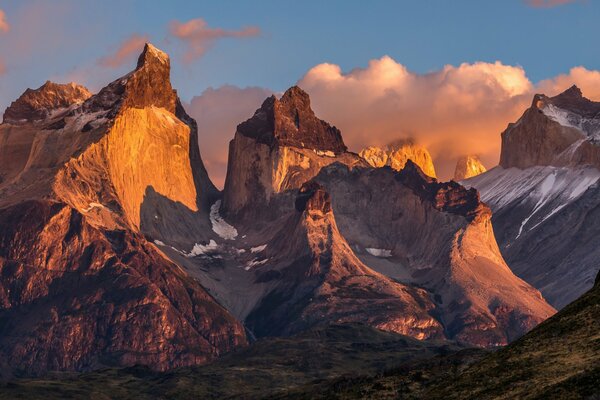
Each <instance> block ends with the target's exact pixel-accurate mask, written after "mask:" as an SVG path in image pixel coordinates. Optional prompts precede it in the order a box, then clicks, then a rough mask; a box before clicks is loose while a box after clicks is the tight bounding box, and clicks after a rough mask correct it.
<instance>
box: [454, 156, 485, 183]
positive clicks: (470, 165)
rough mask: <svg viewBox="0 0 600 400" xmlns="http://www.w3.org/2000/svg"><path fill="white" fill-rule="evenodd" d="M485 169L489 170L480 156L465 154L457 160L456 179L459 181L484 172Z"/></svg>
mask: <svg viewBox="0 0 600 400" xmlns="http://www.w3.org/2000/svg"><path fill="white" fill-rule="evenodd" d="M485 171H487V169H486V168H485V167H484V166H483V164H482V163H481V160H479V157H477V156H463V157H460V158H459V159H458V161H456V168H455V169H454V180H455V181H456V182H459V181H462V180H464V179H469V178H472V177H474V176H477V175H479V174H483V173H484V172H485Z"/></svg>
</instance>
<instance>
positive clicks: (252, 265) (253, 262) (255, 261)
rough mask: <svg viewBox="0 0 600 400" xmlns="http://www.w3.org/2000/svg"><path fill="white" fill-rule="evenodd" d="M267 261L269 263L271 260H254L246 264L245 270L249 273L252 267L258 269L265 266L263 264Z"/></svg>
mask: <svg viewBox="0 0 600 400" xmlns="http://www.w3.org/2000/svg"><path fill="white" fill-rule="evenodd" d="M267 261H269V259H268V258H265V259H264V260H257V259H254V260H252V261H248V262H247V263H246V266H245V267H244V269H245V270H246V271H248V270H249V269H250V268H252V267H256V266H259V265H263V264H264V263H266V262H267Z"/></svg>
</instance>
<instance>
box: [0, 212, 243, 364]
mask: <svg viewBox="0 0 600 400" xmlns="http://www.w3.org/2000/svg"><path fill="white" fill-rule="evenodd" d="M0 227H2V228H0V244H1V245H0V320H1V321H3V324H2V328H1V332H2V334H1V335H0V354H1V356H0V357H1V358H2V359H3V360H10V368H11V369H12V370H13V371H15V372H17V371H18V372H19V373H20V374H23V373H24V374H28V375H39V374H44V373H45V372H47V371H52V370H78V371H81V370H90V369H95V368H99V367H102V366H132V365H137V364H143V365H147V366H149V367H150V368H152V369H156V370H165V369H170V368H174V367H178V366H184V365H194V364H199V363H204V362H206V361H208V360H211V359H213V358H215V357H217V356H218V355H219V354H222V353H224V352H227V351H229V350H232V349H233V348H235V347H236V346H239V345H242V344H244V343H245V335H244V329H243V327H242V326H241V325H240V324H239V323H237V321H235V320H234V319H233V317H231V316H230V315H229V314H228V313H227V312H226V311H225V310H224V309H223V308H221V307H220V306H219V305H218V304H216V302H215V301H214V300H213V299H212V297H211V296H209V295H208V294H207V293H206V292H205V291H204V290H203V289H202V288H201V287H200V286H199V285H198V284H197V283H196V282H195V281H194V280H193V279H191V278H190V277H188V276H186V275H185V274H184V273H183V272H182V271H181V270H180V269H179V267H178V266H176V265H174V264H173V263H171V262H169V261H167V260H166V259H165V258H164V257H163V256H162V255H161V254H160V253H159V252H158V251H157V250H156V249H155V248H154V247H153V246H152V245H151V244H149V243H147V242H146V241H145V240H144V239H143V238H142V237H140V236H138V235H136V234H135V233H132V232H130V231H126V230H100V229H98V228H95V227H93V226H91V225H90V224H89V223H88V222H87V219H86V217H85V216H84V215H82V214H81V213H79V212H78V211H76V210H74V209H72V208H71V207H68V206H66V205H64V204H60V203H54V202H49V201H28V202H24V203H21V204H19V205H17V206H14V207H11V208H7V209H3V210H0ZM6 372H7V371H6V370H5V371H3V373H6Z"/></svg>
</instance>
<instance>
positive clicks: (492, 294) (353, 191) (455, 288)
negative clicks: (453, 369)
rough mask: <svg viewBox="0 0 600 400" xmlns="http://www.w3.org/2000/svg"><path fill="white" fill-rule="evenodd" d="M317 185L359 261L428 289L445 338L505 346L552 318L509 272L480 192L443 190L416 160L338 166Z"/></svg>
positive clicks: (454, 186)
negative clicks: (396, 166) (399, 166)
mask: <svg viewBox="0 0 600 400" xmlns="http://www.w3.org/2000/svg"><path fill="white" fill-rule="evenodd" d="M315 180H316V181H317V182H318V183H319V184H321V185H322V186H323V187H324V188H325V189H326V190H327V192H328V193H330V195H331V197H332V206H333V211H334V212H335V215H336V221H337V223H338V226H339V231H340V234H341V235H342V236H343V237H344V238H345V239H346V240H347V241H348V243H349V245H350V247H351V248H352V249H353V250H354V251H355V253H356V255H357V256H358V257H359V258H360V260H361V261H362V262H363V263H365V264H366V265H368V266H369V267H370V268H373V269H374V270H376V271H378V272H380V273H383V274H385V275H387V276H389V277H391V278H393V279H395V280H397V281H401V282H403V283H405V284H407V285H410V286H413V287H415V286H416V287H421V288H424V289H426V290H427V291H428V292H429V293H430V294H431V296H432V298H433V299H434V301H435V304H436V308H435V313H434V315H436V316H437V318H438V320H439V321H440V322H441V323H442V324H443V326H444V327H445V335H446V337H448V338H452V339H455V340H459V341H462V342H465V343H469V344H472V345H479V346H496V345H502V344H506V343H508V342H510V341H512V340H514V339H515V338H517V337H519V336H520V335H522V334H523V333H525V332H526V331H528V330H529V329H531V328H533V327H534V326H535V325H537V324H538V323H539V322H541V321H543V320H544V319H545V318H547V317H548V316H550V315H552V314H553V313H554V309H553V308H552V307H551V306H549V305H548V304H547V303H546V302H545V301H544V299H543V298H542V296H541V295H540V293H539V292H538V291H537V290H536V289H534V288H533V287H531V286H530V285H528V284H527V283H526V282H524V281H523V280H521V279H519V278H518V277H516V276H515V275H514V274H513V273H512V271H511V270H510V269H509V268H508V266H507V265H506V263H505V261H504V259H503V258H502V255H501V254H500V251H499V249H498V246H497V244H496V241H495V237H494V233H493V230H492V224H491V220H490V218H491V212H490V210H489V208H488V207H487V206H485V204H483V203H481V202H480V201H479V196H478V193H477V191H476V190H472V189H471V190H467V189H465V188H464V187H463V186H461V185H459V184H458V183H455V182H449V183H439V182H437V181H436V180H434V179H432V178H429V177H427V176H426V175H425V174H423V172H422V171H420V169H419V168H418V167H417V166H416V165H415V164H414V163H412V162H411V161H409V162H407V164H406V167H405V168H404V169H403V170H402V171H400V172H395V171H393V170H391V169H389V168H377V169H362V168H355V169H354V170H350V169H348V168H347V167H345V166H343V165H341V164H335V165H331V166H328V167H326V168H324V169H323V170H322V171H321V173H320V174H319V175H317V177H315ZM374 221H376V222H375V223H374ZM415 227H418V229H415Z"/></svg>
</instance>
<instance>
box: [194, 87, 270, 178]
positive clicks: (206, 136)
mask: <svg viewBox="0 0 600 400" xmlns="http://www.w3.org/2000/svg"><path fill="white" fill-rule="evenodd" d="M271 94H273V92H272V91H271V90H268V89H263V88H259V87H248V88H243V89H242V88H238V87H236V86H231V85H226V86H221V87H219V88H216V89H214V88H208V89H206V90H205V91H204V92H203V93H202V94H201V95H200V96H195V97H193V98H192V100H191V101H190V102H189V103H187V104H185V109H186V111H187V112H188V113H189V114H190V115H191V116H192V117H193V118H194V119H195V120H196V121H197V122H198V138H199V142H200V143H199V145H200V152H201V153H202V161H204V164H205V166H206V169H207V170H208V173H209V174H210V178H211V179H212V181H213V182H214V183H215V185H217V186H218V187H223V183H224V182H225V174H226V172H227V153H228V149H229V141H230V140H231V139H232V138H233V135H234V133H235V130H236V127H237V125H238V124H239V123H240V122H242V121H245V120H247V119H248V118H250V117H251V116H252V115H253V114H254V111H256V109H257V108H259V107H260V105H261V104H262V102H263V101H264V100H265V99H266V98H267V97H268V96H270V95H271Z"/></svg>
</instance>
